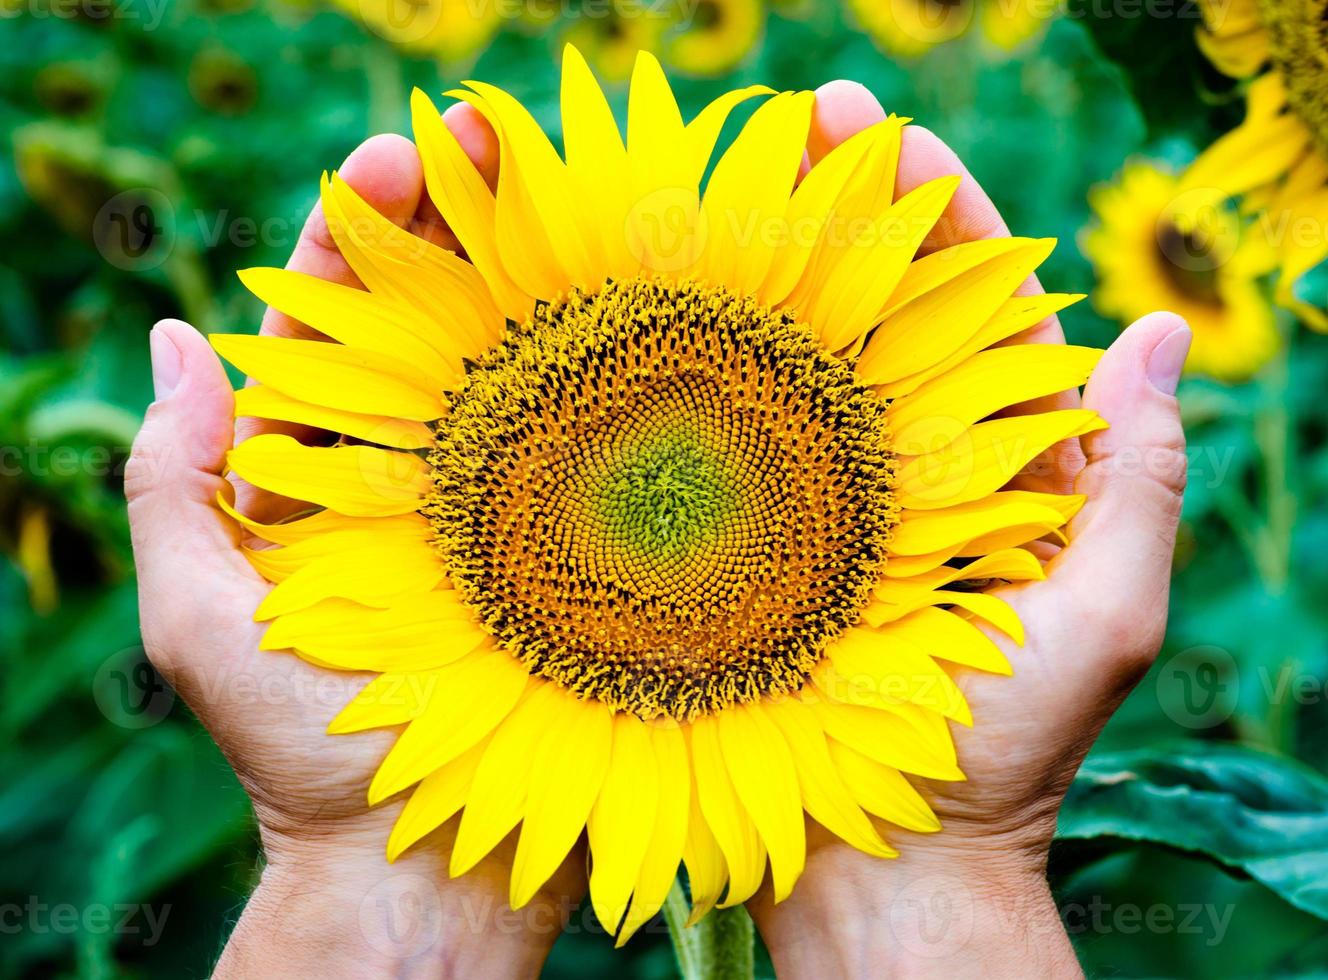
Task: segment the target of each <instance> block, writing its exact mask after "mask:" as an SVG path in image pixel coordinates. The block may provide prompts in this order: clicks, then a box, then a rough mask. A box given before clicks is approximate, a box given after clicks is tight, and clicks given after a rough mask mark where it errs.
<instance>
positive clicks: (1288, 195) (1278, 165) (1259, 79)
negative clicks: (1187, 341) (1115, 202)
mask: <svg viewBox="0 0 1328 980" xmlns="http://www.w3.org/2000/svg"><path fill="white" fill-rule="evenodd" d="M1201 6H1202V8H1203V14H1204V24H1205V26H1204V28H1202V29H1201V30H1200V31H1199V34H1198V39H1199V46H1200V47H1201V48H1202V49H1203V51H1204V53H1205V54H1206V55H1207V56H1208V58H1209V59H1210V60H1211V61H1212V62H1213V64H1214V65H1216V66H1217V68H1218V69H1220V70H1221V71H1223V72H1225V73H1226V74H1228V75H1231V76H1232V77H1233V78H1240V79H1253V81H1252V82H1251V83H1250V86H1249V92H1248V96H1247V108H1246V118H1245V121H1244V123H1242V124H1241V125H1240V126H1239V127H1238V128H1236V129H1235V130H1233V131H1232V132H1230V133H1228V134H1227V135H1226V136H1223V137H1222V138H1221V139H1219V140H1218V141H1217V142H1215V143H1214V144H1213V145H1212V146H1211V147H1209V148H1208V150H1207V151H1205V152H1204V153H1203V155H1202V156H1200V158H1199V159H1198V160H1196V161H1195V163H1194V165H1193V166H1192V167H1191V168H1190V170H1189V172H1188V173H1187V174H1186V175H1185V178H1184V180H1183V182H1182V188H1183V189H1184V190H1187V191H1196V192H1207V193H1209V194H1211V195H1222V196H1230V197H1238V196H1243V198H1244V200H1243V204H1242V206H1243V208H1244V210H1246V211H1248V212H1259V213H1260V214H1261V215H1262V216H1263V217H1262V218H1261V220H1262V221H1263V222H1264V223H1265V224H1266V225H1267V233H1268V236H1269V238H1270V240H1272V241H1273V243H1274V244H1275V246H1276V249H1277V266H1278V268H1279V270H1280V275H1279V278H1278V282H1277V287H1276V291H1275V298H1276V300H1277V302H1278V303H1279V304H1281V305H1283V306H1285V307H1287V308H1288V309H1290V310H1292V311H1294V312H1295V313H1296V314H1297V315H1298V316H1299V317H1300V318H1301V319H1302V320H1304V321H1305V323H1307V324H1308V325H1309V326H1311V327H1313V328H1314V329H1316V330H1321V331H1322V330H1328V315H1325V312H1324V309H1323V308H1322V307H1323V306H1324V305H1325V304H1322V303H1320V304H1317V305H1316V304H1314V303H1310V302H1307V301H1305V300H1304V299H1303V298H1301V297H1299V296H1298V295H1297V294H1296V292H1295V288H1296V284H1297V282H1299V281H1300V280H1301V278H1302V277H1303V276H1304V275H1305V273H1307V272H1308V271H1310V270H1311V269H1313V268H1314V267H1315V266H1317V265H1319V264H1320V263H1321V262H1322V261H1323V260H1324V259H1325V258H1328V95H1325V93H1328V37H1326V36H1325V33H1324V31H1325V24H1328V0H1201ZM1196 339H1197V338H1196Z"/></svg>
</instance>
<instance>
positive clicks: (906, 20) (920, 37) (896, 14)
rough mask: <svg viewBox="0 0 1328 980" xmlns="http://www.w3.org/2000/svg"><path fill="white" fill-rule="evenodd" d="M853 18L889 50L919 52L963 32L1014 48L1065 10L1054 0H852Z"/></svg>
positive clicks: (907, 53)
mask: <svg viewBox="0 0 1328 980" xmlns="http://www.w3.org/2000/svg"><path fill="white" fill-rule="evenodd" d="M847 3H848V8H849V10H850V12H851V13H852V15H853V17H854V19H855V20H856V21H857V22H858V24H859V25H860V26H861V27H862V29H863V30H864V31H866V32H867V34H869V35H870V36H871V37H872V39H873V40H875V41H876V43H877V44H878V45H879V46H880V47H881V49H882V50H884V51H885V52H886V53H887V54H892V55H896V56H900V57H915V56H917V55H922V54H926V53H927V52H928V51H930V50H931V49H932V48H934V47H936V46H937V45H939V44H945V43H946V42H947V41H953V40H955V39H956V38H959V37H961V36H963V35H964V34H966V33H968V31H969V30H970V29H971V28H972V27H973V25H974V24H975V23H976V24H977V25H978V28H979V29H980V30H981V32H982V35H983V37H985V38H986V39H987V40H988V41H990V42H991V43H992V44H994V45H995V46H996V47H998V48H1000V49H1001V50H1003V51H1011V50H1013V49H1014V48H1016V47H1018V46H1019V45H1020V44H1022V43H1024V42H1025V41H1027V40H1028V39H1029V38H1031V37H1033V36H1034V35H1036V34H1037V33H1038V32H1039V31H1040V30H1042V28H1043V26H1045V25H1046V23H1047V22H1048V21H1049V20H1051V19H1052V18H1053V17H1055V16H1056V15H1057V14H1058V13H1059V12H1060V4H1058V3H1055V2H1053V0H847Z"/></svg>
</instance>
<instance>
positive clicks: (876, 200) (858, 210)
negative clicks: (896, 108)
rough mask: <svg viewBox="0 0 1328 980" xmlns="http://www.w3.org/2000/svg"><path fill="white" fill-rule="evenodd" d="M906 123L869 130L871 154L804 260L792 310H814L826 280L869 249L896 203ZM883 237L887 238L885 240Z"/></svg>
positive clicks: (894, 122)
mask: <svg viewBox="0 0 1328 980" xmlns="http://www.w3.org/2000/svg"><path fill="white" fill-rule="evenodd" d="M902 130H903V120H901V119H898V118H896V117H893V116H892V117H891V118H889V119H887V120H885V121H884V122H883V123H882V124H881V125H879V126H872V127H870V128H869V129H868V130H867V131H866V132H867V133H869V134H870V135H869V136H868V137H867V139H868V146H867V151H866V153H865V154H864V155H863V158H862V161H861V163H860V164H859V166H858V167H857V168H856V169H855V170H854V171H853V173H851V174H850V175H849V178H848V180H847V181H846V182H845V185H844V188H843V190H842V191H841V192H840V194H839V196H838V197H837V198H836V199H835V203H834V209H833V214H832V215H831V216H830V218H829V221H830V224H829V227H828V228H827V229H826V231H825V234H823V235H821V236H820V238H819V240H818V242H817V244H816V247H815V248H814V249H813V251H812V254H811V257H810V258H809V259H808V261H807V262H806V267H805V269H804V271H803V274H802V278H801V279H799V280H798V283H797V285H796V286H795V287H794V288H793V290H792V292H790V293H789V295H788V298H787V299H786V300H785V301H784V304H783V305H785V306H787V307H788V308H789V309H794V310H801V309H805V308H807V307H809V306H811V305H812V304H813V303H814V302H815V301H816V299H817V297H819V296H822V295H823V294H825V293H826V292H827V291H828V290H827V285H826V280H827V278H828V277H829V276H831V275H833V274H834V272H835V270H836V269H837V268H838V266H839V264H840V263H841V262H842V261H844V260H845V256H846V255H849V254H851V253H853V252H854V251H862V250H863V249H864V248H865V247H869V246H870V244H871V242H872V239H873V238H874V237H877V236H876V234H875V233H876V231H877V223H878V222H879V220H880V217H881V215H883V214H885V213H886V212H887V211H888V210H889V209H890V207H891V205H892V204H893V202H894V192H895V176H896V174H897V173H898V170H899V149H900V146H901V139H902ZM882 237H883V236H882Z"/></svg>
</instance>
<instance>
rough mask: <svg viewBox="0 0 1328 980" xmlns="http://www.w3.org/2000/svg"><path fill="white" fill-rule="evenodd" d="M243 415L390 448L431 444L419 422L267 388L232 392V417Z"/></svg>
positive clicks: (256, 387)
mask: <svg viewBox="0 0 1328 980" xmlns="http://www.w3.org/2000/svg"><path fill="white" fill-rule="evenodd" d="M242 416H252V417H254V418H260V419H275V420H277V421H281V422H295V423H297V424H299V425H310V426H313V427H314V428H317V429H326V430H327V431H329V432H337V433H342V434H344V435H348V436H354V437H355V438H356V439H363V440H364V441H365V442H375V443H377V444H378V445H380V446H391V447H392V448H393V449H424V448H426V447H429V446H432V445H433V433H432V432H430V431H429V427H428V426H427V425H425V424H424V423H422V422H410V421H407V420H405V419H397V418H392V417H391V416H388V415H363V414H361V413H359V412H343V411H339V410H338V409H335V408H328V407H327V406H325V405H314V404H312V403H310V402H303V401H300V400H299V399H298V398H292V397H291V396H290V395H286V394H283V393H282V392H280V391H277V389H275V388H269V387H268V386H267V385H249V386H248V387H247V388H241V389H239V390H238V391H236V392H235V417H236V418H240V417H242Z"/></svg>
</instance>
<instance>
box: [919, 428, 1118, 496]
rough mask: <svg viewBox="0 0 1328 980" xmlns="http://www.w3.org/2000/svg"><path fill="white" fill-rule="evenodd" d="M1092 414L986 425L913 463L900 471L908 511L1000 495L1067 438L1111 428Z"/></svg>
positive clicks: (966, 431)
mask: <svg viewBox="0 0 1328 980" xmlns="http://www.w3.org/2000/svg"><path fill="white" fill-rule="evenodd" d="M1106 426H1107V423H1106V422H1104V421H1103V420H1102V418H1101V417H1100V416H1099V415H1098V414H1097V413H1096V412H1092V411H1089V410H1087V409H1067V410H1064V411H1059V412H1044V413H1042V414H1040V415H1026V416H1019V417H1015V418H1008V419H995V420H993V421H991V422H982V423H979V424H978V425H974V426H971V427H970V428H968V429H966V430H965V431H964V433H963V435H961V436H960V437H958V438H956V439H954V440H953V441H952V442H950V443H949V444H947V445H946V446H945V447H944V448H943V449H940V450H938V451H936V452H932V453H927V454H925V455H922V456H914V457H912V458H909V459H908V460H907V462H905V463H904V465H903V466H901V467H900V469H899V476H898V479H899V487H898V499H899V503H900V505H901V506H902V507H905V508H910V509H915V510H935V509H937V508H939V507H953V506H955V505H956V504H963V503H967V502H968V501H970V500H977V499H979V498H981V497H985V496H986V495H987V494H989V493H993V492H994V491H996V490H999V489H1000V488H1001V487H1002V486H1004V485H1005V484H1006V483H1008V482H1009V481H1010V480H1011V479H1012V478H1013V477H1014V476H1015V475H1016V474H1017V473H1019V472H1020V471H1021V470H1022V469H1023V468H1024V467H1025V466H1026V465H1027V464H1028V463H1029V462H1030V461H1031V460H1032V459H1033V458H1034V457H1036V456H1037V455H1038V454H1040V453H1042V452H1044V451H1045V450H1046V449H1048V448H1049V447H1051V446H1053V445H1055V444H1056V443H1058V442H1060V441H1061V440H1063V439H1074V438H1077V437H1079V436H1082V435H1084V434H1085V433H1088V432H1096V431H1098V430H1100V429H1105V428H1106Z"/></svg>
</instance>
